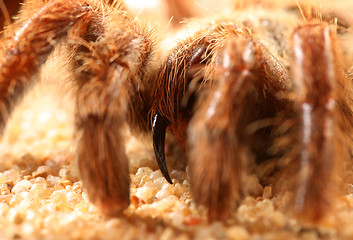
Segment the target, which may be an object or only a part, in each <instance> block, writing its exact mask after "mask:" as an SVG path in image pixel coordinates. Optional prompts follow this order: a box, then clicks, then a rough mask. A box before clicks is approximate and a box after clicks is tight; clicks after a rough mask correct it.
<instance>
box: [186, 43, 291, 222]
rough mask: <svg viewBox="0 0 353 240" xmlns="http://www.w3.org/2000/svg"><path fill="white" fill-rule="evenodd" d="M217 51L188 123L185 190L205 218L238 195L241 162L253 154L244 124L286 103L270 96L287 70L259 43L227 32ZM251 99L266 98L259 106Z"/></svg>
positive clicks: (221, 214)
mask: <svg viewBox="0 0 353 240" xmlns="http://www.w3.org/2000/svg"><path fill="white" fill-rule="evenodd" d="M218 55H219V56H218V57H217V61H216V64H217V65H216V70H215V75H214V78H215V79H214V83H213V84H214V85H213V86H212V88H211V90H210V92H209V93H208V94H207V97H206V98H205V99H204V98H202V97H201V98H200V99H199V102H198V105H196V107H195V114H194V116H193V117H192V119H191V121H190V125H189V127H188V144H189V148H190V153H189V159H190V185H191V190H192V194H193V197H194V199H195V201H196V203H198V204H199V205H203V206H205V207H206V208H207V210H208V219H209V220H215V219H224V218H227V217H229V215H230V214H231V213H232V212H234V210H235V209H236V206H237V201H238V200H240V197H241V194H242V191H243V190H244V189H243V185H244V180H243V177H244V176H245V174H246V165H247V164H248V163H249V161H250V160H251V158H252V157H254V156H252V155H251V154H250V152H251V149H250V147H249V145H251V144H250V134H249V133H248V132H247V131H246V127H247V126H248V124H249V123H251V122H254V121H256V120H257V119H262V118H267V117H270V116H269V115H267V114H264V112H266V111H273V112H274V113H275V112H277V108H281V107H282V108H283V107H284V106H285V105H287V104H288V103H285V101H283V102H281V101H282V100H280V99H276V97H275V96H276V93H279V92H281V91H285V90H286V89H285V87H283V84H281V83H280V82H281V80H284V79H285V78H287V75H286V73H285V71H284V70H283V69H282V68H281V67H280V66H279V65H277V64H278V63H277V62H276V61H275V59H274V58H273V57H272V56H271V55H270V54H269V53H268V52H267V50H265V49H264V48H263V47H262V46H261V45H260V44H258V43H256V42H254V41H253V40H251V39H245V38H242V37H239V38H230V39H229V40H227V42H226V43H225V44H224V46H223V47H222V49H221V50H220V52H219V54H218ZM275 68H276V69H277V71H274V70H275ZM275 72H276V73H275ZM273 74H277V76H274V75H273ZM287 80H288V79H287ZM287 90H288V89H287ZM263 92H267V93H266V94H264V95H263ZM257 102H266V105H264V106H263V108H264V109H262V110H263V111H264V112H262V113H259V112H261V111H262V110H259V109H258V108H259V106H258V105H257ZM260 108H262V107H260ZM265 108H266V109H265ZM267 137H268V136H267Z"/></svg>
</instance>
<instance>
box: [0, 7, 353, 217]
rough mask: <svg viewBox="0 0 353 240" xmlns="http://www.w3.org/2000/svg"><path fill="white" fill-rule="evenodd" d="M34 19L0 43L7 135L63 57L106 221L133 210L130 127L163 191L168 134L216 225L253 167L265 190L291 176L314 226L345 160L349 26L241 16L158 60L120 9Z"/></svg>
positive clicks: (89, 180)
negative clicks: (148, 137) (145, 145)
mask: <svg viewBox="0 0 353 240" xmlns="http://www.w3.org/2000/svg"><path fill="white" fill-rule="evenodd" d="M29 5H30V6H31V7H28V8H25V10H24V12H23V14H22V15H21V17H20V18H19V20H18V21H17V22H16V23H15V24H14V25H12V26H10V27H9V28H8V29H7V31H6V32H5V34H4V36H3V37H2V39H1V44H2V48H1V52H0V56H1V63H0V126H1V130H3V129H4V127H5V124H6V122H7V120H8V118H9V116H10V114H11V112H12V111H13V109H14V107H15V105H16V104H17V103H18V102H19V100H20V98H21V96H23V94H24V93H25V92H26V90H27V89H28V88H29V87H30V86H31V85H33V84H34V83H35V82H36V78H35V76H36V74H37V73H38V71H39V69H40V66H41V65H42V64H44V63H45V61H46V59H47V58H48V56H49V55H50V53H51V52H52V51H53V50H54V48H55V47H56V46H58V45H59V44H61V45H65V46H66V47H67V49H68V51H69V52H70V57H69V59H68V62H69V64H70V67H71V70H72V75H73V79H72V82H73V85H74V86H75V90H76V94H75V97H76V111H75V129H76V131H75V139H76V158H77V166H78V169H79V172H80V176H81V180H82V182H83V184H84V186H85V188H86V189H87V192H88V195H89V199H90V201H91V202H93V203H94V204H95V205H96V206H97V207H98V208H99V209H100V210H101V212H102V213H104V214H108V215H114V214H116V213H119V212H120V211H121V210H123V209H125V208H126V207H127V206H128V205H129V170H128V167H129V164H128V159H127V156H126V154H125V147H124V136H123V127H122V126H123V125H125V124H128V125H129V126H130V128H131V129H133V130H136V131H140V132H148V131H149V130H150V129H152V132H153V145H154V149H155V154H156V158H157V161H158V164H159V167H160V168H161V170H162V173H163V175H164V176H165V178H166V179H167V180H168V181H169V182H170V183H172V180H171V178H170V176H169V174H168V170H167V167H166V162H165V153H164V144H165V133H166V131H167V130H168V131H169V132H170V133H171V134H172V135H174V136H175V137H176V139H177V140H178V141H179V142H180V143H181V145H183V146H184V148H185V150H186V151H187V153H188V158H189V159H190V160H189V166H190V169H189V170H190V171H189V178H190V184H191V191H192V194H193V198H194V200H195V202H196V203H197V204H199V205H203V206H205V207H206V209H207V213H208V218H209V219H210V220H216V219H226V218H227V217H229V216H230V215H231V212H232V211H233V210H235V209H236V207H237V204H238V201H239V200H240V199H241V198H242V196H243V195H245V194H246V189H244V183H245V182H246V175H247V173H248V172H249V171H251V170H252V169H249V166H250V165H253V164H252V163H256V164H255V165H257V166H262V167H261V168H260V170H259V168H258V169H257V170H256V171H257V173H258V174H259V176H261V177H263V179H265V180H264V181H266V176H267V177H269V176H270V177H271V176H273V174H275V173H276V172H278V171H281V172H284V173H285V174H287V176H290V177H287V178H288V179H290V181H288V183H289V185H288V188H291V187H293V189H294V190H293V191H294V195H293V196H294V197H293V201H292V206H293V209H294V210H295V213H296V214H297V215H298V216H299V217H300V218H303V219H307V220H309V221H311V222H317V221H319V220H321V219H322V218H323V217H325V215H326V214H327V212H329V209H330V206H332V202H333V197H332V195H333V194H332V192H333V191H334V189H335V188H336V184H338V180H337V179H338V178H337V176H339V173H340V171H341V170H342V169H341V168H342V165H344V164H347V163H348V162H350V160H351V156H350V151H351V146H352V143H351V141H352V139H351V134H352V127H353V116H352V114H353V111H352V106H353V102H352V96H353V95H352V86H351V79H350V77H349V67H351V66H352V65H353V64H352V58H353V52H352V49H349V48H345V47H346V45H344V44H342V38H343V37H344V36H350V34H351V33H350V32H349V29H348V28H349V27H350V24H349V22H348V23H347V22H344V21H342V22H341V19H340V18H334V17H336V16H334V17H332V16H330V14H326V15H321V14H319V12H317V11H312V8H310V7H307V8H304V9H300V8H299V10H301V11H296V10H294V9H293V8H287V9H284V10H283V9H278V10H275V12H272V11H270V10H269V9H266V8H260V7H258V8H256V7H255V8H253V9H251V10H249V11H252V12H251V14H249V12H247V11H244V9H240V10H234V11H233V12H232V13H229V14H228V15H227V16H226V17H225V16H222V17H217V18H215V19H216V20H214V19H212V20H209V19H205V20H200V21H196V22H197V24H194V25H192V26H191V27H189V30H192V32H191V31H189V32H187V33H186V34H184V35H187V37H186V38H178V39H177V40H175V39H173V40H172V41H173V44H171V45H172V46H173V47H171V48H170V51H165V50H164V49H163V47H162V46H163V44H159V42H162V41H159V40H160V39H159V38H157V37H155V36H154V32H153V31H151V30H148V29H147V28H146V27H144V26H143V25H142V24H141V23H139V22H138V21H137V20H136V19H134V18H132V17H131V16H129V14H128V13H127V12H125V11H124V10H123V7H122V6H121V5H120V3H119V2H117V1H114V2H113V3H111V4H108V3H105V2H103V1H99V0H96V1H93V0H65V1H64V0H51V1H46V2H45V3H36V4H34V3H32V2H30V3H29ZM168 39H169V38H168ZM165 52H167V54H165ZM163 54H165V55H166V56H163ZM162 56H163V57H162ZM263 166H265V167H263ZM270 177H269V178H270ZM291 184H292V185H291Z"/></svg>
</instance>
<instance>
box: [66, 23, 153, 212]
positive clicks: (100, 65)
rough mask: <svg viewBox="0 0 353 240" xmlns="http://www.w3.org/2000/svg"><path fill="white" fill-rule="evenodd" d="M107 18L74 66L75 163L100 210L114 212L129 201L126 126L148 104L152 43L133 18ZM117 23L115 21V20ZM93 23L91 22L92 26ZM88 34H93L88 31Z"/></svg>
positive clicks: (76, 55)
mask: <svg viewBox="0 0 353 240" xmlns="http://www.w3.org/2000/svg"><path fill="white" fill-rule="evenodd" d="M110 23H112V22H107V23H104V24H103V25H105V26H106V27H105V29H104V31H103V33H102V34H101V36H100V37H98V38H97V39H94V41H91V42H89V46H87V47H85V46H80V47H78V50H77V52H76V53H75V57H74V62H73V66H74V68H75V69H76V74H75V80H74V82H75V84H76V85H77V93H76V116H75V117H76V120H75V127H76V133H75V138H76V143H77V152H76V153H77V165H78V169H79V172H80V176H81V180H82V183H83V184H84V186H85V187H86V188H87V192H88V196H89V199H90V201H92V202H93V203H94V204H95V205H96V206H98V208H99V209H100V210H101V212H102V213H104V214H108V215H115V214H118V213H119V212H121V211H122V210H124V209H125V208H126V207H127V206H128V205H129V191H130V190H129V185H130V184H129V182H130V181H129V179H130V178H129V165H128V158H127V156H126V153H125V145H124V142H125V141H124V131H125V129H124V126H125V125H127V124H130V123H132V125H134V124H133V123H134V122H135V121H136V122H138V121H145V122H146V121H147V117H145V119H139V120H138V121H137V120H134V118H136V117H137V116H136V115H138V114H137V113H136V112H135V111H136V109H138V108H139V107H140V106H143V105H145V104H146V103H144V102H143V100H142V98H141V96H140V94H139V90H141V89H143V87H144V85H143V82H142V81H141V79H142V78H143V74H144V72H145V69H144V68H145V67H146V65H147V64H146V62H147V58H148V55H149V54H150V51H151V44H150V41H149V40H148V36H147V35H146V34H145V35H144V34H142V33H139V32H138V31H136V30H135V29H136V26H132V23H125V22H124V21H121V22H119V24H118V25H115V24H112V26H110V25H109V24H110ZM113 23H114V21H113ZM88 29H89V28H88ZM85 36H86V37H87V36H90V34H89V33H86V34H85Z"/></svg>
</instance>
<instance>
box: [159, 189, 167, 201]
mask: <svg viewBox="0 0 353 240" xmlns="http://www.w3.org/2000/svg"><path fill="white" fill-rule="evenodd" d="M168 196H170V192H169V191H167V190H165V189H162V190H160V191H158V192H157V194H156V198H157V199H163V198H166V197H168Z"/></svg>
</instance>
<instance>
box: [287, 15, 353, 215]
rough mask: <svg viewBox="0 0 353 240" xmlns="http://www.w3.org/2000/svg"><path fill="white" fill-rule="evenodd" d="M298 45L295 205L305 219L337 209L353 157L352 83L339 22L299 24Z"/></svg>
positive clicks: (294, 38)
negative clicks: (345, 167)
mask: <svg viewBox="0 0 353 240" xmlns="http://www.w3.org/2000/svg"><path fill="white" fill-rule="evenodd" d="M292 49H293V56H292V68H291V70H292V76H293V81H294V85H295V90H294V91H295V103H296V111H297V115H296V116H297V118H298V119H297V124H298V129H299V131H298V134H297V135H295V136H296V138H297V140H298V142H299V143H298V149H299V151H298V156H297V158H298V164H299V166H298V167H299V173H298V174H299V175H298V181H297V188H296V194H295V203H294V207H295V211H296V213H297V214H299V215H300V217H301V218H303V220H309V221H311V222H317V221H319V220H321V219H322V218H323V217H324V216H326V215H327V214H328V213H330V212H331V207H332V201H333V200H334V196H337V189H339V188H338V181H337V176H339V171H338V170H339V168H341V169H340V170H341V171H342V164H343V163H345V162H348V161H349V159H350V155H349V144H350V143H351V136H350V135H351V133H352V132H351V131H352V121H353V119H352V108H351V106H352V93H351V89H352V84H351V82H350V80H349V79H348V76H347V74H346V73H345V72H344V64H342V59H343V56H342V52H341V50H340V47H339V44H338V39H337V36H336V30H335V29H334V27H333V26H330V25H328V24H326V23H323V22H309V23H306V24H304V25H302V26H299V27H298V28H297V29H295V30H294V32H293V35H292ZM335 190H336V191H335ZM335 193H336V194H335Z"/></svg>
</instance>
